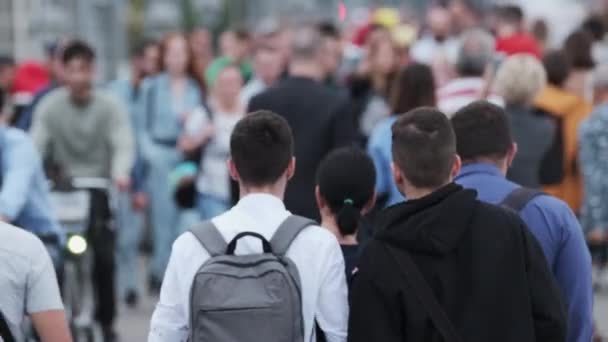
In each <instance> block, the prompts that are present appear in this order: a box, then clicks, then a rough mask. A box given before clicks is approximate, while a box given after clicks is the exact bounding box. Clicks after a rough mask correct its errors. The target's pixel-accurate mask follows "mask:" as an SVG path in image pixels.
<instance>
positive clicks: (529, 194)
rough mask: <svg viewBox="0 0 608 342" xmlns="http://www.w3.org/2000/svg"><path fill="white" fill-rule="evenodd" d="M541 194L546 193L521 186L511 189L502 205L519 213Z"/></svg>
mask: <svg viewBox="0 0 608 342" xmlns="http://www.w3.org/2000/svg"><path fill="white" fill-rule="evenodd" d="M541 195H544V193H543V192H542V191H540V190H536V189H530V188H526V187H520V188H517V189H515V190H513V191H511V193H509V194H508V195H507V197H505V199H504V200H503V201H502V202H501V203H500V205H501V206H502V207H506V208H509V209H511V210H514V211H515V212H518V213H519V212H520V211H522V209H523V208H525V207H526V205H527V204H528V203H530V201H531V200H533V199H534V198H536V197H538V196H541Z"/></svg>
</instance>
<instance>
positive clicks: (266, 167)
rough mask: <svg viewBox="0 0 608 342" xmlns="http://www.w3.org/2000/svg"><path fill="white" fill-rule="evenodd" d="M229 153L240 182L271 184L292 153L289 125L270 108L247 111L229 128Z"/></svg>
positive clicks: (287, 164) (285, 165)
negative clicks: (230, 129)
mask: <svg viewBox="0 0 608 342" xmlns="http://www.w3.org/2000/svg"><path fill="white" fill-rule="evenodd" d="M230 154H231V157H232V161H233V162H234V164H235V166H236V169H237V171H238V173H239V176H240V178H241V181H242V182H243V183H245V184H247V185H252V186H264V185H270V184H273V183H275V182H276V181H277V180H278V179H279V178H280V177H281V175H283V173H284V172H285V170H286V169H287V167H288V166H289V163H290V162H291V160H292V157H293V135H292V133H291V128H290V127H289V124H288V123H287V121H286V120H285V119H284V118H283V117H281V116H280V115H278V114H275V113H273V112H271V111H265V110H262V111H257V112H254V113H252V114H248V115H247V116H245V118H243V119H242V120H241V121H239V122H238V123H237V124H236V126H235V128H234V131H233V132H232V136H231V137H230Z"/></svg>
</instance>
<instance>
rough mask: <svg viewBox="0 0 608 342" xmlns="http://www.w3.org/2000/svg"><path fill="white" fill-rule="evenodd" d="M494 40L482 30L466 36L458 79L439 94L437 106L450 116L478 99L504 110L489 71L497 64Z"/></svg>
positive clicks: (457, 64)
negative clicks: (491, 85) (489, 76)
mask: <svg viewBox="0 0 608 342" xmlns="http://www.w3.org/2000/svg"><path fill="white" fill-rule="evenodd" d="M494 45H495V42H494V37H492V35H490V34H489V33H488V32H486V31H484V30H482V29H472V30H469V31H467V32H465V33H464V34H463V36H462V44H461V46H460V51H459V52H458V60H457V61H456V73H457V74H458V77H457V78H455V79H453V80H451V81H450V82H448V83H447V84H446V85H445V86H443V87H441V88H439V90H438V91H437V98H438V103H437V107H438V108H439V110H441V111H442V112H443V113H445V114H446V115H447V116H448V117H451V116H452V115H453V114H454V113H456V112H457V111H459V110H460V109H461V108H462V107H464V106H466V105H469V104H471V103H473V102H475V101H478V100H482V99H485V100H488V101H489V102H491V103H493V104H495V105H497V106H500V107H503V106H504V101H503V99H502V97H500V96H498V95H497V94H495V93H493V92H492V89H490V88H489V86H488V79H487V78H486V77H484V76H486V72H487V70H488V67H492V63H494Z"/></svg>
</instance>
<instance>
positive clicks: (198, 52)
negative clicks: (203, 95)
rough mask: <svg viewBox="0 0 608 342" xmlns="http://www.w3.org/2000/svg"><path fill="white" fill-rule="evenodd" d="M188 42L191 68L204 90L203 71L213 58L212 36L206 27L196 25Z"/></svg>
mask: <svg viewBox="0 0 608 342" xmlns="http://www.w3.org/2000/svg"><path fill="white" fill-rule="evenodd" d="M188 42H189V44H190V51H191V52H192V68H193V69H194V75H195V76H196V81H197V82H199V86H201V87H202V88H203V90H205V88H204V87H205V71H206V70H207V67H209V65H210V64H211V62H213V59H214V58H215V51H214V49H213V36H212V35H211V32H209V30H208V29H206V28H203V27H198V28H195V29H194V30H192V32H190V35H189V36H188Z"/></svg>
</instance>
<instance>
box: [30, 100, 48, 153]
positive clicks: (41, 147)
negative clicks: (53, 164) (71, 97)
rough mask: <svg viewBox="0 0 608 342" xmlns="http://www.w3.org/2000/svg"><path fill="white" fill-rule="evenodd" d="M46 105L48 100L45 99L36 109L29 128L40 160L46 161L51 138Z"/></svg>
mask: <svg viewBox="0 0 608 342" xmlns="http://www.w3.org/2000/svg"><path fill="white" fill-rule="evenodd" d="M47 97H48V96H47ZM48 103H49V99H48V98H46V99H43V100H42V101H41V102H40V104H39V105H38V106H37V107H36V109H35V111H34V117H33V122H32V128H31V134H32V139H33V140H34V145H35V146H36V149H38V152H39V153H40V156H41V157H42V160H46V157H47V156H48V155H49V154H50V152H51V146H52V138H53V137H52V134H51V133H50V132H49V122H48V121H49V120H48V114H49V110H48V106H49V105H48Z"/></svg>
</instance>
